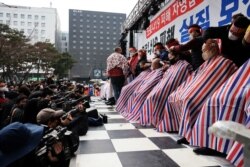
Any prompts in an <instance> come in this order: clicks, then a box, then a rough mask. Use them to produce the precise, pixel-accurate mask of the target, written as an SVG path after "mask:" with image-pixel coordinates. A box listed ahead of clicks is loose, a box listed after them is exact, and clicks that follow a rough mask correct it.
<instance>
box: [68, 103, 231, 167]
mask: <svg viewBox="0 0 250 167" xmlns="http://www.w3.org/2000/svg"><path fill="white" fill-rule="evenodd" d="M92 100H93V103H92V104H91V106H92V107H95V108H97V110H98V112H100V113H103V114H104V113H105V114H106V115H107V116H108V123H107V124H104V126H101V127H90V128H89V131H88V133H87V135H86V136H81V137H80V146H79V149H78V151H77V153H76V154H77V155H76V157H75V158H73V159H72V160H71V163H70V167H111V166H112V167H179V166H180V167H204V166H207V167H208V166H209V167H215V166H221V167H232V165H230V164H229V162H227V161H226V160H225V159H224V158H221V157H212V156H200V155H196V154H195V153H193V151H192V148H190V147H189V146H186V145H178V144H176V140H177V139H178V135H177V134H172V133H171V134H169V133H159V132H156V131H155V130H154V128H153V127H146V128H145V127H142V126H140V125H139V124H138V123H133V122H128V121H127V120H125V119H124V118H123V117H122V116H121V115H119V113H117V112H116V111H115V109H114V107H112V106H111V107H110V106H107V105H105V104H104V102H103V101H99V100H98V98H92Z"/></svg>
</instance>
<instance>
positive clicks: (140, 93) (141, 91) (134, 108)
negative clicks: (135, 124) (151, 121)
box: [127, 68, 164, 121]
mask: <svg viewBox="0 0 250 167" xmlns="http://www.w3.org/2000/svg"><path fill="white" fill-rule="evenodd" d="M163 73H164V72H163V70H162V69H161V68H160V69H156V70H153V71H152V72H151V73H149V74H148V76H147V77H146V78H145V79H144V82H143V84H142V85H141V86H140V87H138V89H137V90H135V92H134V93H133V94H132V95H131V97H130V99H129V101H128V105H127V111H128V115H127V119H128V120H131V121H137V120H139V117H140V112H141V110H142V105H143V103H144V101H145V99H146V98H147V96H148V94H149V93H150V91H151V90H152V89H153V88H154V87H155V86H156V84H158V83H159V81H160V80H161V79H162V76H163Z"/></svg>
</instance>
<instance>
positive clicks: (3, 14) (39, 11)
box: [0, 3, 61, 50]
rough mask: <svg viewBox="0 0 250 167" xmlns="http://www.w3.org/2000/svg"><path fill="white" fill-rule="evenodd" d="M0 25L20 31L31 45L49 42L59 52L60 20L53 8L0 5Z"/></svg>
mask: <svg viewBox="0 0 250 167" xmlns="http://www.w3.org/2000/svg"><path fill="white" fill-rule="evenodd" d="M0 23H2V24H7V25H9V26H10V27H11V28H14V29H16V30H19V31H22V32H23V33H24V35H25V36H26V37H28V38H29V39H30V42H31V43H32V44H34V43H36V42H38V41H41V42H50V43H53V44H55V46H56V48H57V49H58V50H60V47H61V45H60V19H59V17H58V14H57V10H56V9H55V8H37V7H25V6H13V5H6V4H3V3H0Z"/></svg>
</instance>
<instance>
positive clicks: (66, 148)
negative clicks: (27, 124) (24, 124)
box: [37, 108, 79, 166]
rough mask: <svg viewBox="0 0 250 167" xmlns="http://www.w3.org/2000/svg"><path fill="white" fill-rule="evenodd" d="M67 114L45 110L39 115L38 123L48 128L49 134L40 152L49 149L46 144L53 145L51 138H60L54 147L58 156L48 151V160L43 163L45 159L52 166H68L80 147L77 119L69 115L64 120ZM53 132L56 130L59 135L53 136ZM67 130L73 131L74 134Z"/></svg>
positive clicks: (61, 111)
mask: <svg viewBox="0 0 250 167" xmlns="http://www.w3.org/2000/svg"><path fill="white" fill-rule="evenodd" d="M65 114H66V113H65V112H64V111H63V110H57V111H55V110H53V109H51V108H44V109H42V110H41V111H40V112H39V113H38V114H37V123H39V124H42V125H45V126H47V127H48V128H47V132H45V137H44V141H45V142H44V144H43V145H41V146H40V148H41V151H40V152H43V147H49V146H45V145H46V143H53V142H51V140H52V139H50V138H51V137H50V136H59V137H57V138H59V139H58V142H57V143H56V144H55V145H54V147H55V148H56V149H55V152H56V155H55V153H54V155H53V154H52V152H50V151H48V159H46V158H42V159H43V160H42V161H44V159H45V161H47V163H49V164H50V165H52V166H68V165H69V160H70V158H71V156H72V155H73V154H74V152H75V151H76V150H77V149H78V146H79V136H78V133H77V130H76V129H77V128H76V127H77V125H75V118H74V117H72V115H71V114H67V115H66V118H63V116H64V115H65ZM63 127H65V128H63ZM53 130H55V132H56V133H57V135H53V134H52V133H53ZM67 130H72V132H71V131H67ZM68 132H69V133H70V135H69V136H66V135H65V134H66V133H68ZM50 134H51V135H50ZM59 134H60V135H59ZM49 135H50V136H49ZM52 141H53V140H52ZM45 149H46V148H45Z"/></svg>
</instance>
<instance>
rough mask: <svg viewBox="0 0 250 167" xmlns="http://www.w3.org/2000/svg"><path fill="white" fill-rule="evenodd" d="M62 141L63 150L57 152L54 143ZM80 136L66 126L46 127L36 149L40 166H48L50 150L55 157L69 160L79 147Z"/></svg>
mask: <svg viewBox="0 0 250 167" xmlns="http://www.w3.org/2000/svg"><path fill="white" fill-rule="evenodd" d="M58 142H61V143H62V147H63V149H62V152H61V153H60V154H58V155H57V154H56V153H55V151H54V148H53V145H54V144H56V143H58ZM78 146H79V137H78V136H76V135H75V134H73V133H72V132H71V131H68V130H67V128H66V127H60V126H58V127H56V129H46V130H45V135H44V136H43V138H42V140H41V142H40V144H39V146H38V147H37V149H36V157H37V162H38V163H39V164H40V166H47V164H48V163H49V162H48V152H49V151H50V152H51V154H52V156H53V157H57V159H58V161H60V160H63V161H65V160H69V159H70V158H71V157H72V155H74V152H75V151H76V150H77V149H78Z"/></svg>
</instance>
